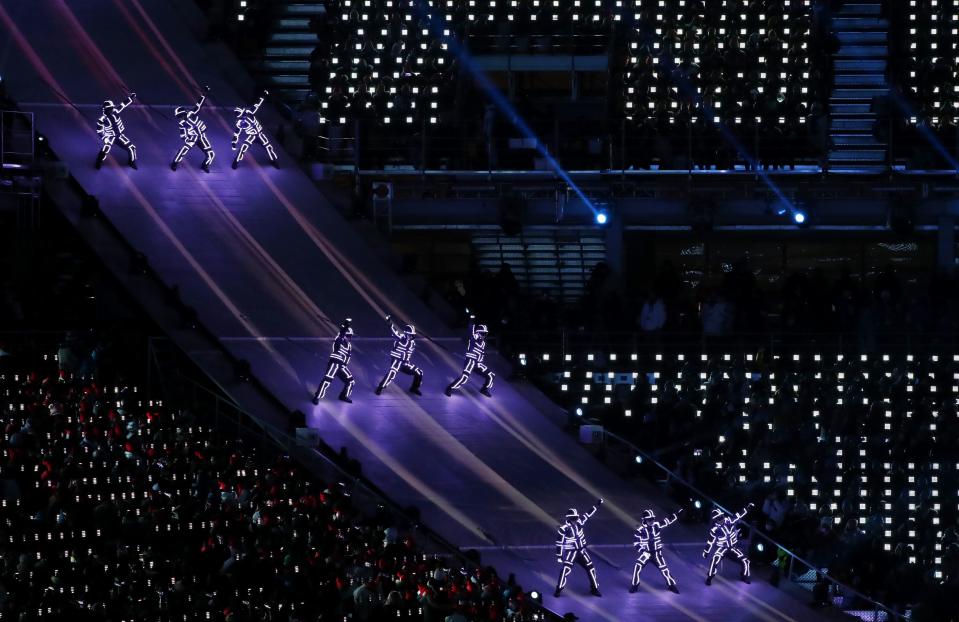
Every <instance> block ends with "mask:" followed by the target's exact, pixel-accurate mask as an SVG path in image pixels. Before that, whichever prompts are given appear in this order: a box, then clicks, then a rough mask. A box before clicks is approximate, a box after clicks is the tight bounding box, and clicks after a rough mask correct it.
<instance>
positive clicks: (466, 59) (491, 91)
mask: <svg viewBox="0 0 959 622" xmlns="http://www.w3.org/2000/svg"><path fill="white" fill-rule="evenodd" d="M417 9H418V10H419V12H420V14H421V15H422V16H424V17H426V18H427V19H428V21H429V23H430V26H431V28H432V29H433V34H434V35H435V36H437V37H438V38H439V39H440V40H442V41H443V42H444V43H445V44H446V45H447V47H448V48H449V50H450V51H451V52H452V53H453V55H454V56H456V58H457V59H458V60H459V61H460V65H461V66H462V67H464V68H465V69H466V70H467V71H469V74H470V75H471V76H473V78H474V80H475V81H476V84H477V85H478V86H479V87H480V88H481V89H482V90H483V92H484V93H486V96H487V97H489V99H490V101H492V102H493V105H494V106H496V107H497V108H498V109H499V111H500V112H501V113H502V114H503V115H504V116H505V117H506V118H507V119H509V121H510V123H512V124H513V127H515V128H516V129H517V130H519V132H520V133H522V134H523V136H525V137H526V138H528V139H531V140H532V141H533V144H535V145H536V151H538V152H539V154H540V155H541V156H543V159H544V160H546V163H547V164H549V166H550V168H552V169H553V171H554V172H555V173H556V174H557V175H559V176H560V178H561V179H562V180H563V181H565V182H566V183H567V184H568V185H569V187H570V188H571V189H572V190H573V192H574V193H576V196H578V197H579V198H580V199H581V200H582V201H583V203H584V204H585V205H586V207H588V208H589V209H590V211H592V212H593V217H594V218H595V217H596V215H597V214H598V213H599V210H598V209H597V207H596V206H595V205H593V202H592V201H590V200H589V197H587V196H586V194H585V193H584V192H583V190H582V189H581V188H580V187H579V185H577V184H576V182H574V181H573V179H572V178H571V177H570V176H569V173H567V172H566V170H565V169H563V167H562V166H560V163H559V162H557V161H556V158H554V157H553V156H552V154H550V153H549V150H547V149H546V147H544V146H543V142H542V141H541V140H540V139H539V137H538V136H537V135H536V132H534V131H533V129H532V128H531V127H530V126H529V125H528V124H527V123H526V121H524V120H523V117H522V116H521V115H520V114H519V111H517V110H516V108H515V107H513V105H512V104H511V103H510V102H509V100H508V99H507V98H506V97H505V96H504V95H503V94H502V93H501V92H500V91H499V89H497V88H496V86H495V85H494V84H493V83H492V82H490V80H489V78H488V77H487V76H486V73H485V72H484V71H483V70H482V69H480V68H479V67H478V66H477V65H476V63H475V62H474V61H473V57H472V56H471V55H470V53H469V52H468V51H467V50H466V48H465V47H464V46H462V45H460V44H459V42H457V41H456V39H454V38H453V36H452V35H450V34H447V33H452V32H453V28H452V27H451V26H450V24H448V23H447V21H446V17H445V16H444V15H439V16H438V15H437V14H436V13H432V12H431V11H430V9H429V7H428V6H426V3H425V2H420V3H418V4H417ZM437 16H438V17H439V21H441V22H442V26H441V27H437V20H435V19H434V18H436V17H437Z"/></svg>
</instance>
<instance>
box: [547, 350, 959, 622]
mask: <svg viewBox="0 0 959 622" xmlns="http://www.w3.org/2000/svg"><path fill="white" fill-rule="evenodd" d="M600 358H603V357H600ZM651 359H652V357H645V360H644V361H643V362H641V363H639V364H638V365H639V369H640V372H643V371H648V372H652V370H654V369H655V370H656V372H655V373H656V374H658V375H657V376H655V377H653V376H647V375H646V374H644V373H639V374H638V377H637V379H636V382H635V388H634V390H632V391H616V390H615V389H618V388H619V387H615V388H614V391H613V392H612V395H613V396H614V397H613V400H612V404H611V405H610V406H609V407H608V411H607V413H606V415H605V417H604V421H605V422H606V423H607V425H609V426H610V427H612V428H613V429H614V430H616V431H618V432H620V433H621V434H624V435H626V436H628V437H629V438H632V439H633V440H634V441H635V442H636V443H637V445H639V446H640V447H642V448H644V449H646V450H649V451H651V452H653V453H654V454H656V455H657V457H658V458H659V459H660V460H662V461H665V463H666V464H668V465H669V466H670V467H672V468H674V470H675V471H676V472H677V473H679V475H680V476H681V477H683V478H684V479H685V480H687V481H688V482H690V483H692V484H693V485H694V486H696V487H697V488H699V489H701V490H704V491H707V493H708V494H711V495H714V496H715V497H717V498H718V499H720V501H721V502H723V503H728V504H732V505H736V504H741V503H744V502H746V501H755V502H756V503H757V506H760V509H761V514H760V515H759V516H757V517H755V519H754V523H756V524H757V527H758V528H760V529H762V530H763V531H765V532H766V533H768V534H769V535H771V536H772V537H773V538H774V539H775V540H776V541H778V542H780V543H781V544H782V545H783V546H785V547H786V548H788V549H789V550H791V551H793V552H795V553H797V554H799V555H800V557H802V558H804V559H807V560H810V561H811V562H812V563H813V564H815V565H816V567H817V568H826V569H828V571H829V573H830V575H831V576H832V577H834V578H836V579H838V580H840V581H842V582H843V583H845V584H846V585H849V586H851V587H852V588H853V589H855V590H858V591H860V592H862V593H865V594H866V595H868V596H870V597H872V598H874V599H876V600H878V601H879V602H882V603H884V604H886V605H888V606H891V607H894V608H895V609H897V610H898V611H900V612H903V611H905V610H906V609H908V608H910V606H911V605H914V604H917V603H921V604H922V607H920V608H918V609H916V610H915V611H914V614H913V619H921V620H948V619H954V617H950V616H954V615H955V614H956V608H955V606H954V604H952V603H947V601H946V599H945V596H946V594H947V593H948V591H949V590H954V589H955V588H956V587H957V586H959V506H957V503H956V497H955V495H954V490H955V489H956V486H957V485H959V463H956V461H955V459H956V455H957V453H956V452H957V444H956V440H955V439H956V435H957V432H959V412H957V406H956V397H957V396H956V394H955V387H954V386H952V384H951V383H952V382H954V380H953V377H952V376H953V373H954V372H955V371H956V370H957V369H959V365H957V363H956V360H955V359H954V357H953V356H952V355H951V354H950V355H949V356H941V357H939V358H935V359H934V358H933V357H932V356H931V355H930V356H914V357H909V358H907V357H905V356H903V357H899V358H897V359H896V360H895V361H893V362H890V361H889V360H887V359H884V358H882V357H871V358H869V359H868V360H862V359H861V358H860V357H843V358H841V359H838V360H837V358H836V357H834V356H833V357H829V356H823V357H822V358H820V359H819V360H816V359H815V358H814V356H813V355H810V354H808V353H804V354H802V355H799V356H798V357H796V358H793V356H791V355H788V356H787V355H782V356H778V357H775V356H771V355H769V354H760V355H758V356H754V357H739V356H734V357H731V358H730V359H729V360H727V359H726V358H725V357H721V356H713V357H709V358H708V360H705V361H703V360H702V359H701V358H700V357H699V356H698V355H697V356H687V357H685V360H678V357H663V359H662V361H661V362H654V361H652V360H651ZM597 365H598V366H599V367H603V365H606V366H612V367H615V364H613V363H610V362H609V361H608V360H602V361H601V362H599V363H597ZM620 366H621V367H622V365H620ZM576 367H577V368H576V369H574V370H573V372H574V374H577V375H578V373H579V371H580V369H581V367H579V366H576ZM564 382H571V381H569V380H564ZM944 384H945V386H944ZM656 385H658V386H656ZM624 388H626V389H628V388H629V387H624ZM627 410H628V411H629V412H630V414H631V417H630V418H627V417H625V416H624V414H625V413H626V412H627ZM664 448H668V449H664ZM684 492H686V493H687V494H688V491H686V490H684ZM757 555H758V553H757ZM756 561H757V563H763V562H765V563H770V562H771V561H772V559H771V558H769V557H767V558H766V559H765V560H763V559H762V558H761V557H760V558H759V559H757V560H756ZM836 596H842V594H837V595H836ZM845 596H847V597H848V596H849V595H848V594H847V595H845Z"/></svg>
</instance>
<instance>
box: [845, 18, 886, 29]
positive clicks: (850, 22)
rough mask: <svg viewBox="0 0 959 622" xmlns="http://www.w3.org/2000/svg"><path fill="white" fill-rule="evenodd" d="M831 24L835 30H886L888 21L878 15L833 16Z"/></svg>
mask: <svg viewBox="0 0 959 622" xmlns="http://www.w3.org/2000/svg"><path fill="white" fill-rule="evenodd" d="M832 26H833V28H834V29H836V30H837V31H839V30H844V31H851V30H887V29H888V28H889V22H888V21H886V20H884V19H879V18H878V17H834V18H833V20H832Z"/></svg>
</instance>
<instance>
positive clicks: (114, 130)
mask: <svg viewBox="0 0 959 622" xmlns="http://www.w3.org/2000/svg"><path fill="white" fill-rule="evenodd" d="M136 96H137V94H136V93H130V96H129V97H127V100H126V101H125V102H123V103H122V104H120V105H119V106H118V105H116V104H114V103H113V100H111V99H108V100H106V101H105V102H103V108H102V110H101V113H100V118H99V119H97V134H99V135H100V141H101V142H102V143H103V146H102V147H100V154H99V155H97V163H96V167H97V169H99V168H100V167H101V166H103V161H104V160H106V159H107V154H108V153H110V149H111V148H112V147H113V143H115V142H119V143H120V145H121V146H122V147H123V148H124V149H126V150H127V153H129V155H130V159H129V161H128V162H127V164H128V165H129V166H130V168H133V169H136V168H137V147H136V145H134V144H133V141H131V140H130V139H129V138H127V135H126V134H125V133H124V132H125V130H126V127H125V126H124V125H123V119H121V118H120V113H121V112H123V111H124V110H125V109H126V107H127V106H129V105H130V104H132V103H133V100H134V99H136Z"/></svg>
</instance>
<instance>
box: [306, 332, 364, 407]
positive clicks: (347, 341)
mask: <svg viewBox="0 0 959 622" xmlns="http://www.w3.org/2000/svg"><path fill="white" fill-rule="evenodd" d="M352 323H353V320H351V319H350V318H346V320H345V321H344V322H343V323H342V324H340V332H339V334H338V335H337V336H336V339H334V340H333V351H332V352H331V353H330V360H329V361H328V362H327V364H326V375H325V376H323V382H321V383H320V386H319V388H318V389H317V390H316V393H315V394H314V395H313V403H314V404H319V403H320V400H321V399H323V398H324V397H326V391H327V389H329V388H330V385H331V384H333V379H334V378H337V377H338V378H339V379H340V380H342V381H343V390H342V391H340V400H341V401H343V402H346V403H347V404H352V403H353V400H351V399H350V395H352V394H353V385H354V384H356V381H355V380H353V374H352V373H351V372H350V357H351V356H352V355H353V343H352V339H353V326H352Z"/></svg>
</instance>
